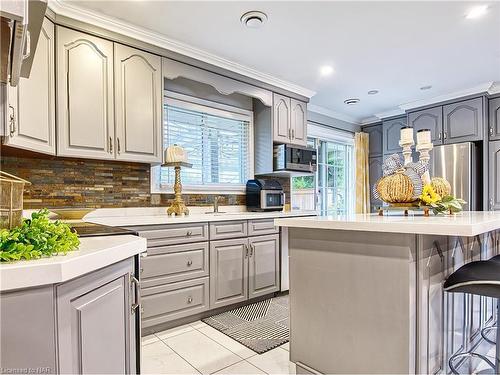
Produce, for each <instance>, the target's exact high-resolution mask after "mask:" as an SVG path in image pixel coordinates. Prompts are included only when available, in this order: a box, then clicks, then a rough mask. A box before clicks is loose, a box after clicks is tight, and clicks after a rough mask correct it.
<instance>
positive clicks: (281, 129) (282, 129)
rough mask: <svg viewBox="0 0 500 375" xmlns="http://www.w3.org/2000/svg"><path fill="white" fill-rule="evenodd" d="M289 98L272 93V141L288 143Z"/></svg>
mask: <svg viewBox="0 0 500 375" xmlns="http://www.w3.org/2000/svg"><path fill="white" fill-rule="evenodd" d="M290 105H291V103H290V98H288V97H286V96H283V95H279V94H273V141H274V142H277V143H290V141H291V127H290V126H291V125H290Z"/></svg>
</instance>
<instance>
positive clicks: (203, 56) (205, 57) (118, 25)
mask: <svg viewBox="0 0 500 375" xmlns="http://www.w3.org/2000/svg"><path fill="white" fill-rule="evenodd" d="M48 6H49V8H50V9H51V10H52V11H53V12H54V13H55V14H56V15H57V14H59V15H62V16H65V17H68V18H73V19H75V20H78V21H81V22H86V23H90V24H92V25H95V26H98V27H102V28H103V29H107V30H110V31H113V32H116V33H119V34H122V35H125V36H127V37H130V38H134V39H137V40H140V41H142V42H145V43H149V44H152V45H155V46H158V47H161V48H165V49H168V50H170V51H172V52H176V53H179V54H181V55H184V56H187V57H190V58H193V59H196V60H200V61H203V62H205V63H207V64H211V65H214V66H217V67H219V68H222V69H226V70H229V71H231V72H234V73H237V74H241V75H243V76H246V77H249V78H252V79H255V80H258V81H262V82H265V83H267V84H269V85H273V86H276V87H279V88H281V89H283V90H287V91H290V92H294V93H296V94H299V95H302V96H305V97H307V98H311V97H313V96H314V95H315V94H316V92H315V91H313V90H310V89H308V88H305V87H302V86H299V85H296V84H294V83H291V82H288V81H285V80H281V79H279V78H276V77H274V76H272V75H270V74H267V73H263V72H260V71H258V70H255V69H252V68H250V67H247V66H245V65H241V64H238V63H236V62H234V61H231V60H228V59H224V58H222V57H219V56H216V55H214V54H212V53H210V52H207V51H204V50H202V49H199V48H195V47H192V46H190V45H188V44H185V43H182V42H179V41H177V40H174V39H170V38H167V37H166V36H164V35H162V34H160V33H156V32H153V31H150V30H147V29H145V28H142V27H138V26H134V25H132V24H130V23H127V22H124V21H121V20H119V19H117V18H114V17H110V16H107V15H104V14H100V13H97V12H93V11H90V10H88V9H83V8H80V7H78V6H75V5H73V4H69V3H68V2H67V1H64V0H48Z"/></svg>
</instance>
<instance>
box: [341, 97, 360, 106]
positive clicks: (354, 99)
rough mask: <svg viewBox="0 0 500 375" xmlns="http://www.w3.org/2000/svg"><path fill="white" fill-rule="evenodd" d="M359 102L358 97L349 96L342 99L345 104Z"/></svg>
mask: <svg viewBox="0 0 500 375" xmlns="http://www.w3.org/2000/svg"><path fill="white" fill-rule="evenodd" d="M359 102H360V100H359V99H358V98H350V99H346V100H344V104H347V105H354V104H358V103H359Z"/></svg>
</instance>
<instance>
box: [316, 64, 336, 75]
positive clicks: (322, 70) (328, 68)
mask: <svg viewBox="0 0 500 375" xmlns="http://www.w3.org/2000/svg"><path fill="white" fill-rule="evenodd" d="M319 72H320V73H321V75H322V76H329V75H330V74H332V73H333V66H331V65H323V66H322V67H321V68H319Z"/></svg>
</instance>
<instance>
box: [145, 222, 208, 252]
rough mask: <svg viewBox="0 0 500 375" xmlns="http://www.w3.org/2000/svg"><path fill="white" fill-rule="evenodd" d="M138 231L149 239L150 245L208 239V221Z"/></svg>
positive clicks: (175, 243)
mask: <svg viewBox="0 0 500 375" xmlns="http://www.w3.org/2000/svg"><path fill="white" fill-rule="evenodd" d="M138 232H139V235H140V236H141V237H145V238H147V239H148V247H152V246H163V245H177V244H182V243H190V242H201V241H208V224H207V223H196V224H171V225H165V226H161V227H158V229H156V228H155V229H147V230H138Z"/></svg>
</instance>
